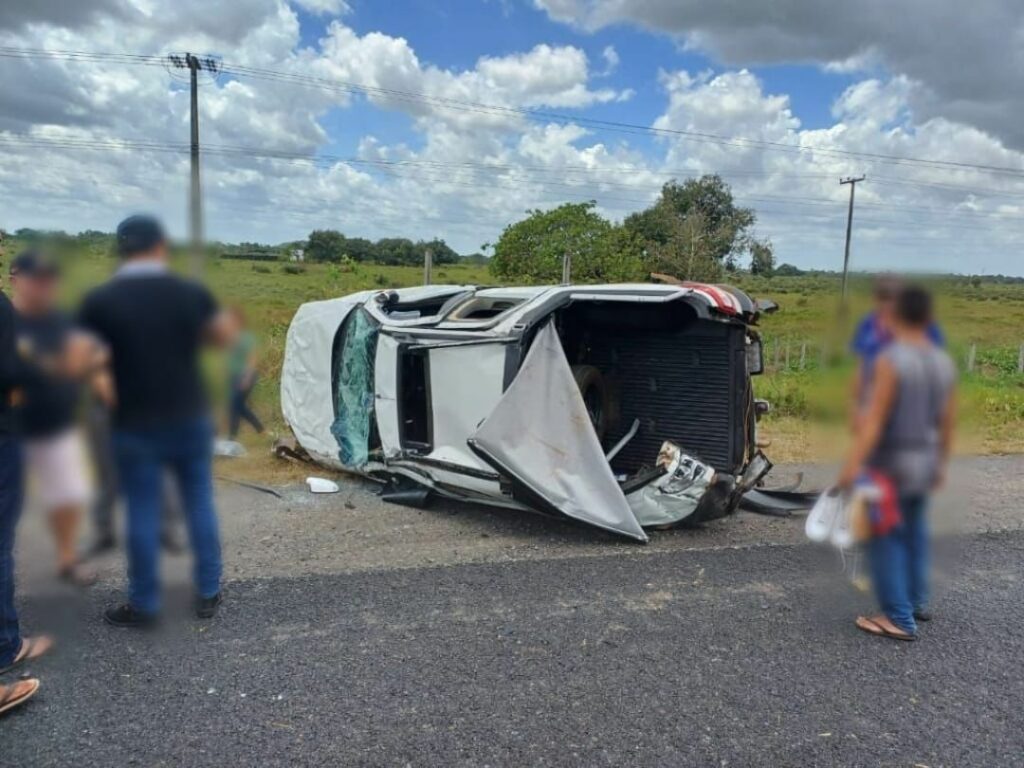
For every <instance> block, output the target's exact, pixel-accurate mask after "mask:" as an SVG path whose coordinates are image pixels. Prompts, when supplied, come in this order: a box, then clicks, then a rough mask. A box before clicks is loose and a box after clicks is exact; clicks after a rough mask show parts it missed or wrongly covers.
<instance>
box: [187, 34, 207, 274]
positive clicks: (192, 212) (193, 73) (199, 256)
mask: <svg viewBox="0 0 1024 768" xmlns="http://www.w3.org/2000/svg"><path fill="white" fill-rule="evenodd" d="M185 60H186V62H187V63H188V69H189V83H190V85H191V90H192V100H191V106H192V109H191V114H192V121H191V122H192V139H191V149H190V157H191V168H192V182H191V184H190V186H189V201H188V212H189V213H188V228H189V237H190V239H191V241H192V271H193V272H194V273H195V274H197V275H199V274H202V271H203V203H202V187H201V186H200V182H199V82H198V74H199V59H197V58H196V57H195V56H193V55H192V54H191V53H186V54H185Z"/></svg>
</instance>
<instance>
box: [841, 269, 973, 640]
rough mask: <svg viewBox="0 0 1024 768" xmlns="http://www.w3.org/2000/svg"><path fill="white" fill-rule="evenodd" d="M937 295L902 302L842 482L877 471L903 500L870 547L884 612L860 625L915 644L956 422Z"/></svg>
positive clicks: (906, 294)
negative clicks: (933, 330) (934, 514)
mask: <svg viewBox="0 0 1024 768" xmlns="http://www.w3.org/2000/svg"><path fill="white" fill-rule="evenodd" d="M931 322H932V298H931V295H930V294H929V293H928V292H927V291H925V290H924V289H922V288H919V287H916V286H909V287H906V288H903V289H902V290H901V291H900V294H899V297H898V298H897V302H896V313H895V327H894V329H893V332H894V339H893V343H892V344H890V345H889V346H888V347H887V348H886V349H885V351H884V352H883V353H882V354H881V356H880V357H879V358H878V362H877V366H876V369H875V373H874V381H873V384H872V390H871V395H870V399H869V401H868V406H867V410H866V413H865V416H864V420H863V423H862V425H861V428H860V430H859V432H858V434H857V435H856V437H855V438H854V445H853V448H852V450H851V452H850V456H849V458H848V459H847V461H846V463H845V465H844V467H843V470H842V473H841V475H840V479H839V486H840V487H843V488H849V487H850V486H852V485H853V484H854V483H855V482H856V481H857V480H858V478H859V477H861V476H862V474H863V473H864V472H865V470H870V471H871V472H874V473H879V474H881V475H883V476H884V478H885V479H886V481H887V484H889V485H890V486H891V488H892V489H893V491H894V492H895V494H896V496H897V498H898V507H899V521H898V522H897V523H896V524H895V526H894V527H892V528H891V530H888V531H887V532H886V533H884V534H876V535H874V536H873V537H872V539H871V541H870V544H869V554H870V559H871V578H872V581H873V583H874V588H875V595H876V596H877V598H878V603H879V607H880V608H881V609H882V613H880V614H879V615H877V616H872V617H870V618H869V617H865V616H861V617H859V618H858V619H857V627H858V628H859V629H861V630H863V631H865V632H868V633H870V634H873V635H879V636H882V637H890V638H894V639H898V640H915V639H916V638H917V622H919V621H927V620H928V619H929V618H931V617H930V615H929V614H928V611H927V601H928V528H927V521H926V510H927V506H928V497H929V495H930V494H931V492H932V491H933V490H935V489H936V488H938V487H939V486H940V485H941V484H942V482H943V480H944V477H945V472H946V464H947V462H948V459H949V451H950V444H951V442H952V435H953V423H954V409H955V405H954V393H953V389H954V383H955V378H956V371H955V368H954V366H953V362H952V360H950V358H949V355H947V354H946V353H945V352H944V351H943V350H942V349H941V348H939V347H938V346H936V344H935V343H934V341H933V340H932V339H931V338H930V337H929V334H928V328H929V326H930V324H931Z"/></svg>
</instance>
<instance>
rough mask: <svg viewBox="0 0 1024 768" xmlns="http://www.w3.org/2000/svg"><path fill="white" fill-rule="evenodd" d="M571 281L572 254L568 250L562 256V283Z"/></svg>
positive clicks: (565, 283) (567, 283) (566, 283)
mask: <svg viewBox="0 0 1024 768" xmlns="http://www.w3.org/2000/svg"><path fill="white" fill-rule="evenodd" d="M571 282H572V254H571V253H569V252H568V251H566V252H565V254H564V255H563V256H562V285H569V284H570V283H571Z"/></svg>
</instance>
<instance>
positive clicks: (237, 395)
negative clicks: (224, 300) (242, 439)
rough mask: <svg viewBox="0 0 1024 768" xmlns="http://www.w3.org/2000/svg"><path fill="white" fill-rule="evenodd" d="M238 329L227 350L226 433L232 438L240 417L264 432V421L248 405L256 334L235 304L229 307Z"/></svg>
mask: <svg viewBox="0 0 1024 768" xmlns="http://www.w3.org/2000/svg"><path fill="white" fill-rule="evenodd" d="M230 311H231V314H232V315H233V317H234V320H235V323H236V324H237V326H238V328H239V329H240V332H239V334H238V338H237V340H236V341H235V343H234V345H232V347H231V348H230V349H229V350H228V361H227V362H228V386H229V392H230V395H229V398H230V399H229V401H228V437H229V438H230V439H232V440H234V439H235V438H236V437H237V436H238V430H239V428H240V427H241V424H242V421H243V420H244V421H247V422H249V424H250V425H251V426H252V428H253V429H255V430H256V431H257V432H258V433H260V434H262V433H263V423H262V422H261V421H260V419H259V417H258V416H257V415H256V414H255V413H253V411H252V408H250V407H249V395H251V394H252V390H253V387H255V386H256V377H257V372H256V360H257V354H256V353H257V349H256V337H255V336H253V334H252V332H251V331H250V330H249V327H248V323H247V322H246V317H245V311H244V310H243V309H242V308H241V307H238V306H235V307H232V308H231V310H230Z"/></svg>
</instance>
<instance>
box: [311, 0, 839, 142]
mask: <svg viewBox="0 0 1024 768" xmlns="http://www.w3.org/2000/svg"><path fill="white" fill-rule="evenodd" d="M349 6H350V8H351V11H350V13H349V14H347V15H346V16H345V17H344V19H345V23H346V24H347V25H348V26H349V27H351V28H353V29H354V30H356V31H357V32H358V33H360V34H366V33H369V32H376V31H386V32H387V34H388V35H390V36H395V37H404V38H406V39H407V40H409V42H410V43H411V44H412V45H413V47H414V48H415V50H416V52H417V54H418V55H419V57H420V58H421V60H423V61H425V62H429V63H431V64H433V65H436V66H438V67H442V68H446V69H452V70H466V69H472V68H473V65H474V64H475V63H476V61H477V60H478V59H479V58H480V57H483V56H491V57H494V56H505V55H510V54H515V53H517V52H521V51H525V50H529V49H530V48H532V47H533V46H535V45H537V44H538V43H547V44H549V45H569V46H574V47H578V48H581V49H582V50H584V51H585V52H586V54H587V56H588V58H589V59H590V61H591V62H592V64H593V66H594V68H595V69H596V70H597V71H598V72H602V74H601V76H600V78H599V82H600V84H601V85H606V86H609V87H613V88H616V89H622V90H624V89H627V88H629V89H631V90H633V91H634V92H635V95H634V96H633V97H632V98H631V99H629V100H628V101H624V102H612V103H608V104H598V105H594V106H593V107H590V108H588V109H586V110H583V111H582V113H583V114H586V116H588V117H595V118H599V119H602V120H613V121H620V122H627V123H640V124H644V125H647V124H650V123H652V122H653V121H654V120H655V118H657V117H658V115H659V114H661V112H662V111H663V109H664V104H665V94H664V89H663V88H662V87H661V86H660V85H659V83H658V73H659V72H660V71H662V70H678V69H684V70H687V71H690V72H703V71H709V70H710V71H715V70H721V69H722V67H721V65H720V64H717V63H716V62H715V60H714V59H712V58H711V57H709V56H707V55H704V54H702V53H700V52H698V51H694V50H684V47H683V46H681V45H680V44H678V43H677V42H676V41H674V40H672V39H671V38H670V37H667V36H660V35H655V34H651V33H650V32H648V31H643V30H639V29H636V28H633V27H629V26H616V27H611V28H607V29H602V30H598V31H596V32H594V33H585V32H581V31H578V30H576V29H573V28H572V27H569V26H567V25H565V24H560V23H557V22H555V21H552V20H551V19H550V18H549V17H548V15H547V14H546V13H544V12H543V11H541V10H539V9H537V8H536V7H534V6H532V5H530V4H528V3H521V2H515V1H514V0H504V1H502V0H489V1H485V2H480V3H475V2H465V0H406V1H405V2H401V3H396V2H369V1H368V0H351V1H350V2H349ZM298 18H299V21H300V24H301V40H302V45H304V46H308V47H312V48H315V47H316V46H317V44H318V42H319V40H320V39H321V38H322V37H323V36H324V34H325V33H326V30H327V26H328V25H329V24H330V23H331V19H330V18H329V17H324V16H321V15H316V14H312V13H310V12H308V11H304V10H301V9H300V10H299V11H298ZM609 46H611V47H612V48H613V49H614V50H615V52H616V55H617V56H618V58H619V64H618V66H617V67H615V68H614V71H611V72H609V73H608V74H607V75H604V74H603V66H604V58H603V52H604V51H605V50H606V48H608V47H609ZM750 69H751V70H752V71H753V72H755V73H756V74H757V76H758V77H759V78H761V80H762V81H763V83H764V86H765V90H766V91H767V92H769V93H785V94H787V95H788V96H789V98H790V101H791V103H792V106H793V111H794V112H795V113H796V115H797V116H798V117H799V119H800V122H801V125H802V126H803V127H804V128H822V127H826V126H828V125H829V124H831V122H832V120H831V106H832V102H833V101H834V99H835V98H836V97H837V96H839V94H841V93H842V92H843V91H844V90H845V89H846V88H847V87H848V86H849V85H851V84H852V83H853V82H854V81H855V79H856V78H855V77H854V76H852V75H850V74H840V73H833V72H827V71H825V70H823V69H822V68H821V67H820V66H818V65H814V64H802V65H801V64H780V65H773V66H755V67H750ZM569 112H570V113H571V112H573V111H572V110H569ZM353 117H355V116H354V115H353V113H352V112H351V111H349V110H336V111H333V112H332V113H331V114H330V115H328V116H326V117H325V118H324V125H325V126H328V127H329V129H330V134H331V138H332V140H333V141H332V143H331V144H330V145H329V146H328V147H325V151H329V152H331V153H336V154H343V153H344V152H345V151H346V149H348V150H351V149H354V147H355V145H356V143H357V142H358V139H359V137H360V136H362V135H365V134H366V133H367V132H372V133H373V134H374V135H376V136H378V137H381V138H383V139H386V140H387V141H388V142H389V143H399V142H405V143H408V144H409V145H411V146H417V145H418V143H419V141H420V138H421V137H420V136H419V135H418V134H417V132H416V131H414V130H413V129H412V126H411V121H410V120H408V119H406V118H405V117H404V116H401V115H398V114H395V113H388V112H381V111H379V110H373V109H367V110H361V111H360V114H359V115H358V118H357V119H355V120H353ZM615 138H616V137H615V136H614V135H613V136H612V140H615ZM619 138H620V139H621V137H619ZM628 140H629V142H630V143H631V144H632V145H634V146H639V147H647V146H649V145H650V143H651V142H650V141H648V140H645V139H643V138H642V137H636V136H630V137H629V139H628Z"/></svg>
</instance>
